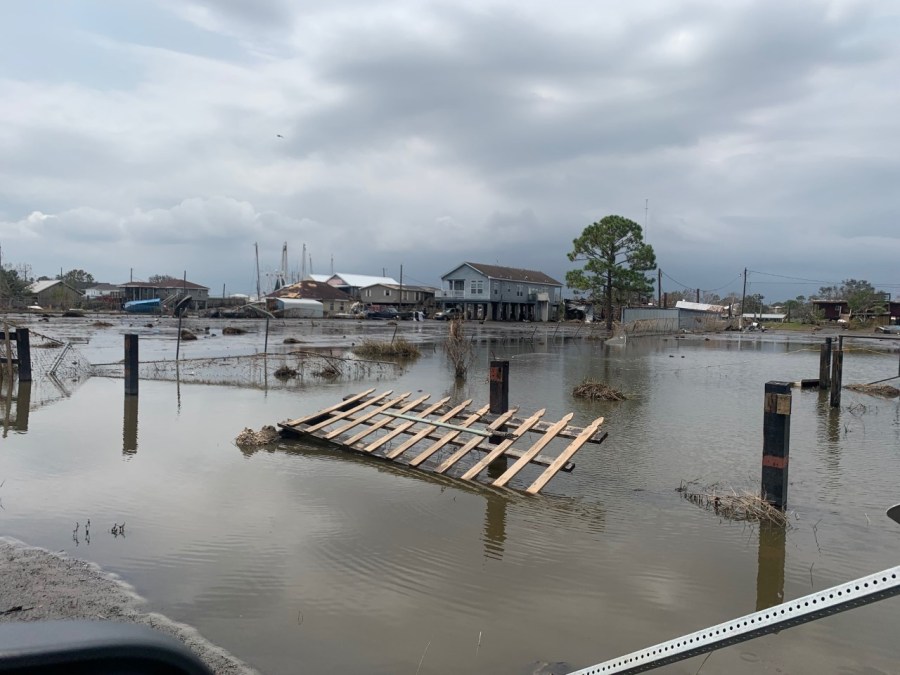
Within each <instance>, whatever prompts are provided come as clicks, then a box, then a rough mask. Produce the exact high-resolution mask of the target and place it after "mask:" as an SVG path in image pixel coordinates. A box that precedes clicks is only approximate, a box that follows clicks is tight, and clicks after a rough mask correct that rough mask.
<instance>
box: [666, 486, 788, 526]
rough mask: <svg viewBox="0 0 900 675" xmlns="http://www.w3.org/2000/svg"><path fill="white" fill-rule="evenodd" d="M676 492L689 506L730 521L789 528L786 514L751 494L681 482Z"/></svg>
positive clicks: (754, 493) (725, 487)
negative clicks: (692, 504)
mask: <svg viewBox="0 0 900 675" xmlns="http://www.w3.org/2000/svg"><path fill="white" fill-rule="evenodd" d="M675 491H676V492H680V493H681V496H682V497H684V498H685V499H687V500H688V501H689V502H693V503H694V504H696V505H697V506H699V507H701V508H704V509H707V510H709V511H713V512H714V513H715V514H716V515H717V516H720V517H722V518H726V519H727V520H743V521H755V522H769V523H773V524H775V525H781V526H785V527H787V526H789V524H790V523H789V522H788V518H787V514H786V513H785V512H784V511H782V510H781V509H778V508H776V507H774V506H772V505H771V504H770V503H769V502H767V501H766V500H764V499H763V498H762V497H761V496H760V495H759V494H758V493H756V492H751V491H750V490H740V491H738V490H735V489H734V488H733V487H729V486H726V485H723V484H721V483H713V484H712V485H705V486H704V485H700V484H699V483H697V482H696V481H690V482H687V483H686V482H684V481H681V485H679V486H678V487H677V488H675Z"/></svg>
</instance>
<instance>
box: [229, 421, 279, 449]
mask: <svg viewBox="0 0 900 675" xmlns="http://www.w3.org/2000/svg"><path fill="white" fill-rule="evenodd" d="M276 438H278V431H276V430H275V427H273V426H272V425H271V424H267V425H266V426H264V427H263V428H262V429H260V430H259V431H253V429H250V428H249V427H248V428H246V429H244V430H243V431H242V432H241V433H239V434H238V435H237V438H235V439H234V442H235V443H236V444H237V445H242V446H245V447H246V446H260V445H268V444H269V443H271V442H272V441H274V440H275V439H276Z"/></svg>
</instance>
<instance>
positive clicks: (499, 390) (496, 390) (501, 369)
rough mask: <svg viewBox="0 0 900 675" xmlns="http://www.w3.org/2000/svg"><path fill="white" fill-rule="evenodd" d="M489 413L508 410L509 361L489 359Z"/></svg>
mask: <svg viewBox="0 0 900 675" xmlns="http://www.w3.org/2000/svg"><path fill="white" fill-rule="evenodd" d="M490 382H491V401H490V403H491V413H493V414H494V415H500V414H502V413H505V412H506V411H507V410H509V361H491V377H490Z"/></svg>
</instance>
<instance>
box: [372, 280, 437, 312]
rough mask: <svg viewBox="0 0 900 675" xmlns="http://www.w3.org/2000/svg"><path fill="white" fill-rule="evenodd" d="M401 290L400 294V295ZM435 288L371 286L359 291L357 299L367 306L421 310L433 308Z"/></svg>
mask: <svg viewBox="0 0 900 675" xmlns="http://www.w3.org/2000/svg"><path fill="white" fill-rule="evenodd" d="M401 289H402V294H401ZM435 293H437V289H436V288H429V287H428V286H406V285H404V286H400V284H372V285H371V286H366V287H365V288H362V289H360V292H359V299H360V300H361V301H362V302H364V303H365V304H367V305H390V306H392V307H399V306H400V305H401V304H402V305H403V307H404V308H405V309H410V310H411V309H414V308H415V309H423V308H426V307H427V308H431V307H433V306H434V295H435Z"/></svg>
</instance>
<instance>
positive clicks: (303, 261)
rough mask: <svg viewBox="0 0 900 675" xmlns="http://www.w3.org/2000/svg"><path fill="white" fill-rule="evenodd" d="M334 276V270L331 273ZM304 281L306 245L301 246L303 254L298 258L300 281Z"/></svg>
mask: <svg viewBox="0 0 900 675" xmlns="http://www.w3.org/2000/svg"><path fill="white" fill-rule="evenodd" d="M331 273H332V274H334V270H332V271H331ZM304 279H306V244H303V253H302V255H301V256H300V281H303V280H304Z"/></svg>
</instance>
